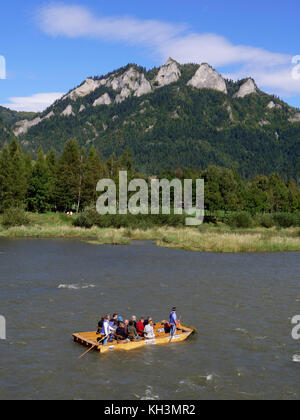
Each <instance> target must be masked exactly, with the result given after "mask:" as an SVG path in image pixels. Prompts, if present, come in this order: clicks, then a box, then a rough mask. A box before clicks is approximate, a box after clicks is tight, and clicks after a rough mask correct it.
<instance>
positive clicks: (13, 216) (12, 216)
mask: <svg viewBox="0 0 300 420" xmlns="http://www.w3.org/2000/svg"><path fill="white" fill-rule="evenodd" d="M29 223H30V219H29V217H28V216H27V214H26V213H25V211H24V209H23V208H22V207H11V208H10V209H7V210H5V212H4V213H3V217H2V225H3V226H4V227H5V228H10V227H13V226H26V225H29Z"/></svg>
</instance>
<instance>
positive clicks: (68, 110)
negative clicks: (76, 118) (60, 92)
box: [60, 105, 75, 117]
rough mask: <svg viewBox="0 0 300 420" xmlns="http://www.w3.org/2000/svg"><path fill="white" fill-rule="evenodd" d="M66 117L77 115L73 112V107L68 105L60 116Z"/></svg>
mask: <svg viewBox="0 0 300 420" xmlns="http://www.w3.org/2000/svg"><path fill="white" fill-rule="evenodd" d="M60 115H63V116H64V117H70V115H75V114H74V112H73V108H72V105H68V106H67V108H66V109H65V110H64V111H63V112H62V113H61V114H60Z"/></svg>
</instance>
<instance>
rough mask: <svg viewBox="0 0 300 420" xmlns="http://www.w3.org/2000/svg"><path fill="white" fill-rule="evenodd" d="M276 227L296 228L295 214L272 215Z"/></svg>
mask: <svg viewBox="0 0 300 420" xmlns="http://www.w3.org/2000/svg"><path fill="white" fill-rule="evenodd" d="M273 218H274V221H275V224H276V226H278V227H281V228H289V227H292V226H297V221H298V220H297V219H298V216H297V214H293V213H276V214H274V215H273Z"/></svg>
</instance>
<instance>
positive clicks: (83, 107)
mask: <svg viewBox="0 0 300 420" xmlns="http://www.w3.org/2000/svg"><path fill="white" fill-rule="evenodd" d="M84 110H85V106H84V105H83V104H82V105H81V106H80V108H79V112H83V111H84Z"/></svg>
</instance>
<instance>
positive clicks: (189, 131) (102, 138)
mask: <svg viewBox="0 0 300 420" xmlns="http://www.w3.org/2000/svg"><path fill="white" fill-rule="evenodd" d="M14 133H15V134H16V135H17V136H18V137H19V138H20V140H21V142H22V143H23V145H24V146H26V147H27V148H29V149H31V150H33V151H36V150H37V148H38V147H39V146H40V145H42V146H43V148H44V149H45V150H49V149H50V148H51V147H54V148H55V149H56V150H57V151H58V152H61V151H62V149H63V147H64V144H65V142H66V141H67V140H68V139H70V138H76V139H77V140H78V141H79V142H80V144H81V145H82V146H85V147H87V148H88V147H90V146H91V145H95V146H96V147H97V148H98V149H99V150H100V151H101V153H102V155H103V156H104V157H108V156H109V155H110V154H112V153H113V152H115V153H116V154H120V153H121V152H122V151H123V150H124V148H125V147H128V146H129V147H130V148H131V149H132V150H133V152H134V155H135V157H136V163H137V168H138V169H139V170H141V171H144V172H147V173H157V172H160V171H162V170H164V169H175V168H177V167H191V168H197V169H199V168H204V167H206V166H208V165H210V164H217V165H220V166H226V167H236V168H237V169H238V170H239V172H240V173H241V174H242V175H243V176H244V177H250V176H253V175H256V174H257V173H266V174H269V173H271V172H274V171H278V172H279V173H280V174H281V175H282V176H284V177H287V178H290V177H294V178H296V179H297V180H299V178H300V163H299V161H300V147H299V145H300V114H299V112H298V111H297V110H296V109H294V108H291V107H290V106H288V105H287V104H285V103H284V102H283V101H281V100H279V99H278V98H276V97H274V96H271V95H267V94H265V93H264V92H262V91H260V90H259V89H258V88H257V86H256V84H255V82H254V81H253V80H252V79H250V78H249V79H246V80H241V81H239V82H237V83H234V82H232V81H229V80H225V79H223V78H222V77H221V76H220V75H219V74H218V73H217V72H216V71H215V70H214V69H213V68H211V67H210V66H209V65H207V64H202V65H200V66H199V65H194V64H189V65H180V64H178V63H177V62H175V61H174V60H172V59H169V60H168V61H167V63H166V64H165V65H164V66H162V67H160V68H155V69H152V70H150V71H146V69H144V68H142V67H138V66H137V65H135V64H129V65H127V66H126V67H124V68H121V69H119V70H117V71H115V72H112V73H110V74H108V75H105V76H102V77H94V78H88V79H86V80H85V81H84V82H83V83H82V84H81V85H80V86H78V87H77V88H76V89H73V90H71V91H70V92H69V93H68V94H66V95H65V96H64V97H63V98H62V99H60V100H58V101H57V102H56V103H55V104H53V105H52V106H51V107H49V108H48V109H47V110H46V111H45V112H44V113H42V114H37V115H36V116H35V117H34V118H33V119H31V120H24V121H18V122H16V124H15V125H14Z"/></svg>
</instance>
